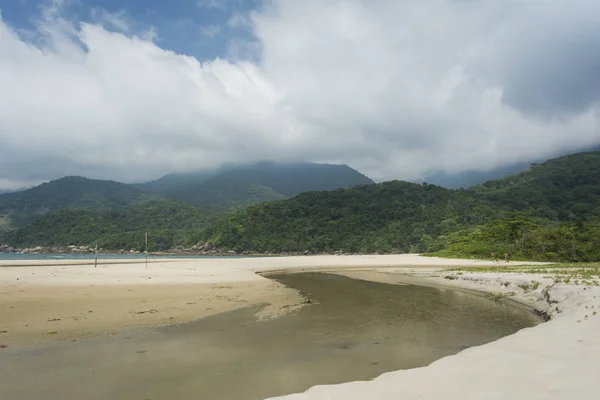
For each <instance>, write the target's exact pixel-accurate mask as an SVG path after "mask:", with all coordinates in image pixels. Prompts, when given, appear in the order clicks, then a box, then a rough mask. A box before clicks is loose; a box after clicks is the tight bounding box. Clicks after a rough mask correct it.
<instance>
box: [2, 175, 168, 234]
mask: <svg viewBox="0 0 600 400" xmlns="http://www.w3.org/2000/svg"><path fill="white" fill-rule="evenodd" d="M156 199H157V197H156V196H152V195H149V194H147V193H145V192H143V191H142V190H140V189H136V188H134V187H132V186H130V185H126V184H124V183H119V182H114V181H104V180H94V179H87V178H82V177H77V176H69V177H65V178H61V179H58V180H54V181H51V182H48V183H44V184H41V185H39V186H36V187H33V188H31V189H27V190H23V191H20V192H14V193H5V194H2V195H0V224H2V222H1V221H2V220H4V221H5V222H4V225H5V226H6V223H7V222H6V221H9V220H10V221H11V223H12V224H13V225H15V226H23V225H25V224H26V223H28V222H31V221H33V220H34V219H36V218H38V217H40V216H41V215H44V214H46V213H49V212H53V211H56V210H61V209H85V210H96V211H98V210H115V209H124V208H127V207H131V206H133V205H136V204H143V203H146V202H148V201H151V200H156Z"/></svg>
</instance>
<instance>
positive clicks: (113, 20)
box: [92, 8, 131, 33]
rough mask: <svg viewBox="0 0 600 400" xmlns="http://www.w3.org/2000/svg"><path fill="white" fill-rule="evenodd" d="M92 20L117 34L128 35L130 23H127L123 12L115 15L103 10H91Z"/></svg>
mask: <svg viewBox="0 0 600 400" xmlns="http://www.w3.org/2000/svg"><path fill="white" fill-rule="evenodd" d="M92 19H93V20H95V21H96V22H98V23H100V24H102V25H105V26H107V27H109V28H112V29H114V30H116V31H117V32H123V33H128V32H130V31H131V23H130V22H129V21H128V18H127V16H126V12H125V10H121V11H119V12H116V13H115V12H110V11H107V10H105V9H103V8H93V9H92Z"/></svg>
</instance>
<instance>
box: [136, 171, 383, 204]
mask: <svg viewBox="0 0 600 400" xmlns="http://www.w3.org/2000/svg"><path fill="white" fill-rule="evenodd" d="M372 183H373V181H372V180H371V179H369V178H367V177H366V176H364V175H362V174H360V173H359V172H357V171H356V170H354V169H352V168H350V167H349V166H347V165H332V164H317V163H290V164H279V163H273V162H260V163H255V164H248V165H238V166H229V167H224V168H221V169H220V170H215V171H206V172H197V173H190V174H176V175H175V174H173V175H167V176H165V177H163V178H161V179H159V180H156V181H152V182H148V183H146V184H142V185H137V187H138V188H140V189H143V190H146V191H148V192H149V193H154V194H157V195H160V196H163V197H166V198H170V199H175V200H180V201H185V202H187V203H190V204H197V205H202V206H204V207H208V208H212V209H218V210H231V209H238V208H243V207H246V206H248V205H251V204H257V203H261V202H265V201H273V200H280V199H284V198H289V197H293V196H296V195H298V194H300V193H303V192H309V191H318V190H334V189H339V188H344V187H350V186H356V185H362V184H372Z"/></svg>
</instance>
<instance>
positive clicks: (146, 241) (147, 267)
mask: <svg viewBox="0 0 600 400" xmlns="http://www.w3.org/2000/svg"><path fill="white" fill-rule="evenodd" d="M145 236H146V269H148V232H146V235H145Z"/></svg>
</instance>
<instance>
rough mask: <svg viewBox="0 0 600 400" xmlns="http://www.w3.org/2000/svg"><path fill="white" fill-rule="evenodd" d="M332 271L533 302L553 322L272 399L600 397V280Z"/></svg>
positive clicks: (439, 272) (420, 271) (409, 271)
mask: <svg viewBox="0 0 600 400" xmlns="http://www.w3.org/2000/svg"><path fill="white" fill-rule="evenodd" d="M333 273H336V274H339V275H343V276H347V277H350V278H354V279H364V280H370V281H375V282H383V283H391V284H416V285H427V286H435V287H439V288H458V289H465V290H469V291H477V292H480V293H483V294H486V293H487V294H490V295H492V296H497V297H498V298H509V299H510V300H513V301H516V302H519V303H521V304H523V305H526V306H529V307H532V308H533V309H535V310H537V311H538V312H540V313H542V316H547V317H549V318H551V319H550V320H549V321H548V322H545V323H543V324H539V325H537V326H535V327H531V328H527V329H523V330H521V331H519V332H517V333H515V334H513V335H510V336H506V337H504V338H501V339H499V340H497V341H495V342H491V343H488V344H485V345H482V346H478V347H472V348H469V349H466V350H463V351H462V352H460V353H458V354H456V355H453V356H449V357H445V358H442V359H440V360H437V361H435V362H433V363H431V364H430V365H428V366H425V367H422V368H415V369H408V370H399V371H393V372H387V373H385V374H382V375H380V376H379V377H377V378H375V379H373V380H371V381H360V382H348V383H342V384H338V385H319V386H314V387H312V388H310V389H309V390H307V391H306V392H304V393H298V394H290V395H286V396H279V397H273V398H269V399H267V400H283V399H285V400H309V399H310V400H338V399H339V400H342V399H350V400H352V399H366V398H368V399H376V400H388V399H389V400H392V399H394V400H395V399H399V398H407V399H417V398H418V399H432V400H433V399H441V398H443V399H449V400H454V399H456V400H458V399H460V400H465V399H473V400H479V399H499V400H500V399H523V400H530V399H556V400H558V399H570V398H577V399H586V400H587V399H589V400H592V399H596V398H597V397H598V394H597V388H596V381H597V370H596V367H597V365H599V363H600V338H599V337H598V334H597V332H598V331H599V329H600V315H598V313H600V287H598V286H596V285H593V286H588V285H583V286H582V285H575V284H564V283H558V284H557V283H555V281H554V280H553V279H551V278H550V277H548V275H545V274H523V273H512V272H511V271H507V272H506V273H481V272H479V273H478V272H469V271H468V267H466V268H464V270H462V271H448V270H444V269H437V270H431V269H429V270H425V269H422V268H412V269H405V268H388V269H377V268H375V269H361V270H354V271H343V272H333ZM533 282H539V284H533ZM534 286H535V289H534Z"/></svg>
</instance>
